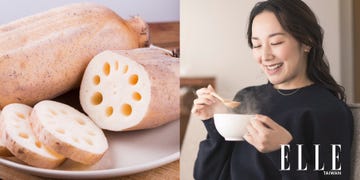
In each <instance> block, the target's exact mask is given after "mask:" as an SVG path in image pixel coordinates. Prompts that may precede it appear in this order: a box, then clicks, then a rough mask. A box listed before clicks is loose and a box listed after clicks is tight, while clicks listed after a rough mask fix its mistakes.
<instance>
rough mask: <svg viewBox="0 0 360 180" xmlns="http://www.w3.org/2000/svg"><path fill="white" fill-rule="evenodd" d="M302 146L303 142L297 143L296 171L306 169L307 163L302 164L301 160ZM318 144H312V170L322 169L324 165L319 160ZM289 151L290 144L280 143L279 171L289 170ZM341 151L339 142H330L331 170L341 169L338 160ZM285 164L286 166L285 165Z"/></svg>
mask: <svg viewBox="0 0 360 180" xmlns="http://www.w3.org/2000/svg"><path fill="white" fill-rule="evenodd" d="M302 146H303V144H297V149H298V161H297V162H298V164H297V170H298V171H306V170H307V169H308V166H307V163H306V162H305V164H303V161H302ZM319 149H320V144H314V157H315V161H314V171H324V170H325V166H324V163H321V166H320V162H319V158H320V154H319ZM289 152H290V145H288V144H282V145H281V169H280V170H281V171H290V163H289ZM340 152H341V145H340V144H331V171H341V163H340V162H339V161H340V160H339V154H340ZM286 165H287V166H286Z"/></svg>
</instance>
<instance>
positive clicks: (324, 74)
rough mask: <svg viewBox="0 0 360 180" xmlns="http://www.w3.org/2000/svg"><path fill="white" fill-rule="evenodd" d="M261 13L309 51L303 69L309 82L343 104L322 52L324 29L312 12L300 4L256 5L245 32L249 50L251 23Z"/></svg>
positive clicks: (285, 0)
mask: <svg viewBox="0 0 360 180" xmlns="http://www.w3.org/2000/svg"><path fill="white" fill-rule="evenodd" d="M263 11H270V12H272V13H274V14H275V16H276V18H277V20H278V21H279V22H280V24H281V26H282V28H283V29H284V30H285V31H286V32H288V33H290V34H291V35H292V36H293V37H294V38H295V39H296V40H297V41H298V42H300V43H303V44H305V45H307V46H310V47H311V50H310V52H309V54H308V60H307V69H306V73H307V75H308V77H309V79H310V80H311V81H313V82H315V83H318V84H320V85H322V86H324V87H325V88H326V89H328V90H329V91H330V92H331V93H332V94H333V95H335V96H336V97H337V98H339V99H340V100H342V101H346V97H345V93H344V87H342V86H340V85H339V84H337V83H336V81H335V80H334V78H333V77H332V76H331V75H330V68H329V63H328V61H327V59H326V57H325V55H324V49H323V29H322V28H321V26H320V25H319V23H318V22H317V19H316V16H315V14H314V13H313V12H312V11H311V9H310V8H309V7H308V6H307V5H306V4H305V3H304V2H302V1H301V0H291V1H290V0H268V1H263V2H258V3H257V4H256V5H255V7H254V8H253V9H252V11H251V13H250V17H249V25H248V30H247V37H248V43H249V46H250V47H251V48H253V44H252V42H251V37H252V24H253V20H254V18H255V16H257V15H258V14H260V13H261V12H263Z"/></svg>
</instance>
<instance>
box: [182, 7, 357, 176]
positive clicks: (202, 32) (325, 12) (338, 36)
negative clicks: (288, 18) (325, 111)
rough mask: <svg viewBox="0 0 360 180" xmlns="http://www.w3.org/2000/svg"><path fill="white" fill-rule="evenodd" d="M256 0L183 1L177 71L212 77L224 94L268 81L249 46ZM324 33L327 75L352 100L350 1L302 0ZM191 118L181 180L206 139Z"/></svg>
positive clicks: (227, 94)
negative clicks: (249, 20) (249, 24)
mask: <svg viewBox="0 0 360 180" xmlns="http://www.w3.org/2000/svg"><path fill="white" fill-rule="evenodd" d="M257 1H258V0H243V1H239V0H227V1H222V0H196V1H193V0H181V2H180V13H181V17H180V18H181V19H180V21H181V27H180V34H181V37H180V42H181V61H180V62H181V71H180V72H181V75H182V76H184V77H193V76H215V77H216V78H217V87H218V92H219V93H220V94H221V95H223V96H225V97H229V98H231V97H233V96H234V94H235V93H236V92H237V91H238V90H239V89H242V88H244V87H246V86H250V85H256V84H261V83H266V82H267V80H266V77H265V75H264V74H263V73H262V72H261V71H260V69H259V67H258V65H257V64H256V63H255V62H254V60H253V57H252V55H251V49H250V48H249V47H248V45H247V40H246V27H247V18H248V16H249V13H250V11H251V9H252V7H253V5H254V4H255V3H256V2H257ZM304 1H305V2H306V3H307V4H308V5H309V6H310V7H311V8H312V10H313V11H314V12H315V14H316V15H317V17H318V20H319V22H320V24H321V26H322V27H323V29H324V31H325V36H324V48H325V54H326V55H327V57H328V60H329V63H330V69H331V74H332V75H333V77H334V78H335V80H336V81H338V82H339V83H340V84H342V85H343V86H345V88H346V90H347V95H348V100H349V101H353V100H352V99H353V70H352V63H353V62H352V59H353V54H352V53H353V45H352V37H353V36H352V25H351V22H352V18H351V13H352V5H351V0H317V1H314V0H304ZM205 133H206V132H205V128H204V127H203V125H202V123H201V122H200V120H199V119H196V118H194V117H191V119H190V122H189V125H188V127H187V132H186V134H185V137H184V142H183V145H182V150H181V163H180V170H181V176H180V177H181V179H186V180H189V179H192V173H193V172H192V171H193V165H194V160H195V158H196V153H197V150H198V144H199V142H200V141H201V140H202V139H203V138H204V137H205Z"/></svg>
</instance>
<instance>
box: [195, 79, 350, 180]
mask: <svg viewBox="0 0 360 180" xmlns="http://www.w3.org/2000/svg"><path fill="white" fill-rule="evenodd" d="M278 91H280V93H279V92H278ZM234 99H235V100H237V101H240V102H241V105H240V107H239V108H237V109H235V111H236V112H237V113H259V114H262V115H266V116H268V117H270V118H271V119H272V120H274V121H275V122H276V123H278V124H279V125H281V126H283V127H284V128H285V129H287V130H288V131H289V132H290V133H291V135H292V136H293V139H292V141H291V142H289V144H288V145H287V146H286V147H285V146H284V148H283V151H284V154H283V156H281V149H278V150H275V151H273V152H269V153H261V152H259V151H258V150H257V149H256V148H255V147H254V146H252V145H251V144H249V143H248V142H246V141H225V140H224V138H223V137H222V136H221V135H220V134H219V133H218V131H217V130H216V127H215V125H214V120H213V118H210V119H208V120H203V123H204V125H205V128H206V129H207V132H208V134H207V137H206V139H205V140H203V141H202V142H200V146H199V151H198V156H197V159H196V162H195V169H194V178H195V179H198V180H202V179H204V180H205V179H206V180H211V179H216V180H217V179H221V180H230V179H232V180H278V179H279V180H280V179H282V180H320V179H329V180H330V179H339V180H340V179H341V180H348V179H349V176H350V151H351V142H352V136H353V117H352V114H351V111H350V110H349V108H348V107H347V105H346V104H345V103H344V102H342V101H340V100H339V99H338V98H336V97H335V96H334V95H333V94H331V92H330V91H328V90H327V89H325V88H324V87H322V86H321V85H318V84H313V85H310V86H306V87H303V88H301V89H298V90H276V89H274V88H273V85H272V84H270V83H268V84H265V85H261V86H253V87H248V88H245V89H243V90H241V91H239V92H238V93H237V94H236V96H235V98H234ZM299 151H300V152H301V158H299V153H298V152H299ZM333 152H334V153H333ZM316 154H317V155H316ZM299 159H301V167H298V166H299ZM281 160H283V162H285V163H284V164H283V167H281ZM316 161H317V164H316ZM333 162H335V163H333ZM333 164H334V167H333ZM340 166H341V170H339V168H340ZM305 167H306V169H307V170H304V169H305Z"/></svg>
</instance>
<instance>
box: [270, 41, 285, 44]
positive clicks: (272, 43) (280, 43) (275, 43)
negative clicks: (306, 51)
mask: <svg viewBox="0 0 360 180" xmlns="http://www.w3.org/2000/svg"><path fill="white" fill-rule="evenodd" d="M282 43H283V41H280V42H274V43H270V44H271V45H279V44H282Z"/></svg>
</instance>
